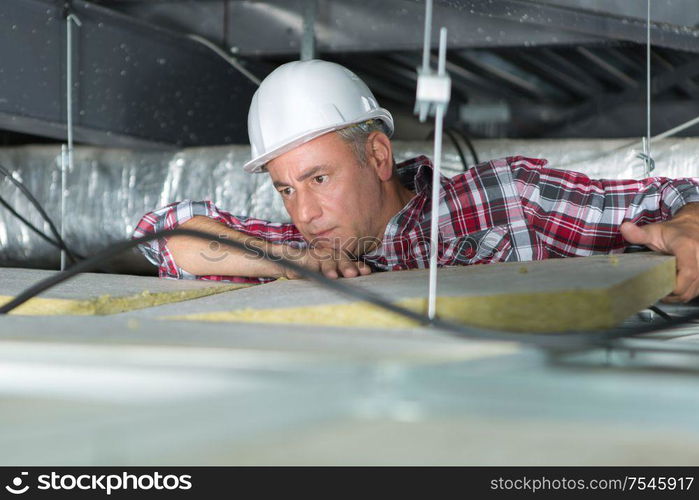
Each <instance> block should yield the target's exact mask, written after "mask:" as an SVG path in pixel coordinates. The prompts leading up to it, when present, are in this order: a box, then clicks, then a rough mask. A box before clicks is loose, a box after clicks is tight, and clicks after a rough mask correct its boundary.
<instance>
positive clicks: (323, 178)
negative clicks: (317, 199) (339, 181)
mask: <svg viewBox="0 0 699 500" xmlns="http://www.w3.org/2000/svg"><path fill="white" fill-rule="evenodd" d="M313 180H314V181H315V182H316V184H323V183H324V182H325V181H327V180H328V176H327V175H316V176H315V177H314V178H313Z"/></svg>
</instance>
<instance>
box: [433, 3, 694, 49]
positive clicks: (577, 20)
mask: <svg viewBox="0 0 699 500" xmlns="http://www.w3.org/2000/svg"><path fill="white" fill-rule="evenodd" d="M438 3H439V4H441V5H443V6H447V7H451V8H453V9H454V10H456V11H460V12H465V13H469V14H471V16H472V17H474V16H478V17H480V18H481V19H491V20H492V19H499V20H502V21H511V22H516V23H520V24H522V25H530V26H533V27H538V28H549V29H554V30H562V31H564V32H568V33H577V34H580V35H587V36H594V37H600V38H602V39H608V40H626V41H631V42H636V43H643V44H645V43H646V19H645V18H639V17H629V16H620V15H613V14H609V13H603V12H599V11H593V10H583V9H579V8H571V7H563V6H560V5H552V4H549V3H540V2H535V1H533V0H438ZM651 39H652V43H653V45H658V46H661V47H667V48H672V49H677V50H686V51H691V52H699V28H697V27H694V26H691V25H688V26H679V25H673V24H667V23H659V22H651Z"/></svg>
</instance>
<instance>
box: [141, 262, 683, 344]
mask: <svg viewBox="0 0 699 500" xmlns="http://www.w3.org/2000/svg"><path fill="white" fill-rule="evenodd" d="M672 259H674V257H671V256H664V255H659V254H651V253H637V254H627V255H619V256H607V255H600V256H594V257H586V258H569V259H551V260H545V261H536V262H524V263H500V264H490V265H485V266H483V265H479V266H465V267H449V268H442V269H440V270H439V272H438V290H437V293H438V296H439V297H458V298H459V299H461V298H463V299H464V301H463V308H464V309H468V311H469V315H470V317H471V318H472V319H474V322H475V324H479V325H484V326H486V327H488V326H490V327H495V328H506V329H507V328H510V325H518V324H525V320H526V321H529V323H531V325H532V326H527V328H531V329H534V328H535V327H536V326H537V325H536V323H537V321H539V322H541V323H542V326H541V329H542V330H543V331H545V330H556V329H565V328H571V327H574V326H576V325H575V322H576V321H577V320H578V319H579V320H581V321H582V320H583V319H585V320H590V313H591V312H598V313H599V317H600V324H599V325H594V326H595V327H599V326H612V324H614V323H615V322H620V321H621V320H623V319H624V318H625V317H626V316H628V315H629V314H631V313H633V312H634V310H636V311H637V310H640V309H643V308H645V307H647V305H648V303H652V302H654V301H655V300H657V299H658V298H660V297H661V296H663V295H664V293H667V292H668V291H669V290H665V291H661V292H660V294H659V295H658V294H657V293H656V294H655V295H654V292H656V291H655V290H649V291H648V292H646V290H645V288H646V287H639V286H631V285H630V283H632V280H634V279H636V277H638V276H641V275H643V274H644V273H646V272H648V271H649V270H650V269H654V268H656V266H664V265H665V264H666V263H668V262H669V261H671V260H672ZM666 281H668V280H666ZM341 282H342V283H343V284H346V285H348V286H351V287H354V288H357V289H361V290H364V291H368V292H372V293H374V294H378V295H381V296H382V297H384V298H386V299H388V300H390V301H400V300H401V299H411V298H422V299H424V298H426V297H427V292H428V271H427V270H413V271H397V272H388V273H374V274H371V275H368V276H361V277H357V278H350V279H342V280H341ZM646 282H649V283H650V286H648V287H647V288H649V289H652V288H653V285H652V283H653V280H646ZM668 283H669V282H668ZM647 284H648V283H646V285H647ZM654 286H659V285H657V284H656V285H654ZM663 286H665V287H667V286H669V285H668V284H664V285H663ZM622 287H630V288H633V289H634V290H635V292H633V293H632V291H633V290H626V289H622ZM639 289H643V290H640V291H639ZM624 290H626V291H627V292H629V293H621V292H623V291H624ZM641 292H642V293H641ZM634 293H637V294H638V295H639V296H637V297H634ZM646 295H647V296H646ZM651 296H652V298H651ZM542 297H543V299H542ZM558 297H561V300H560V301H558V302H557V298H558ZM471 299H474V302H470V301H469V300H471ZM478 300H481V302H477V301H478ZM634 300H635V302H634ZM484 301H487V302H484ZM352 302H357V300H356V299H353V298H349V297H347V296H345V295H342V294H340V293H338V292H335V291H332V290H328V289H326V288H325V287H323V286H321V285H319V284H317V283H315V282H311V281H307V280H291V281H289V280H279V281H276V282H273V283H268V284H265V285H262V286H256V287H251V288H248V289H245V290H238V291H234V292H230V293H225V294H220V295H217V296H211V297H205V298H202V299H199V300H195V301H189V302H188V303H186V304H177V305H174V306H172V305H171V306H168V305H165V306H161V307H154V308H150V309H149V310H147V311H141V312H135V313H134V314H135V315H136V316H135V317H151V318H168V317H178V318H183V317H186V316H188V315H192V316H193V317H192V318H188V319H199V318H201V316H202V315H205V314H207V313H218V312H225V311H242V310H245V309H255V310H264V309H278V308H294V307H315V306H320V305H335V304H349V303H352ZM542 307H545V309H542ZM532 311H535V315H532ZM438 312H439V306H438ZM308 314H309V321H308V322H309V323H313V318H312V317H311V314H312V313H311V312H309V313H308ZM517 315H519V316H517ZM520 316H521V317H520ZM527 318H528V319H527ZM551 318H552V319H551ZM549 319H551V320H550V321H549ZM545 320H546V321H545ZM488 322H492V325H491V324H489V323H488ZM559 323H560V324H561V325H563V326H562V327H561V328H556V327H555V326H556V325H557V324H559ZM347 324H352V323H351V321H349V318H348V322H347ZM551 325H554V327H551Z"/></svg>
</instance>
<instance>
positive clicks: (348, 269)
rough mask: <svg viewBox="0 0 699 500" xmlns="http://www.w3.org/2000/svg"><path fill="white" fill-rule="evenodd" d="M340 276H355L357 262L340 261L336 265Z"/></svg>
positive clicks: (357, 273)
mask: <svg viewBox="0 0 699 500" xmlns="http://www.w3.org/2000/svg"><path fill="white" fill-rule="evenodd" d="M338 267H339V269H340V272H341V273H342V276H344V277H345V278H355V277H357V276H358V275H359V270H358V269H357V264H356V263H354V262H348V261H344V262H342V261H341V262H340V263H339V265H338Z"/></svg>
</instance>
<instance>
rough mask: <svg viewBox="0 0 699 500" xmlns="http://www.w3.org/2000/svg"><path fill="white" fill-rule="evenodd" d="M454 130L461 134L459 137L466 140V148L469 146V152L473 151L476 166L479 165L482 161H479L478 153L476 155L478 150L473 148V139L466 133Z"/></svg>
mask: <svg viewBox="0 0 699 500" xmlns="http://www.w3.org/2000/svg"><path fill="white" fill-rule="evenodd" d="M452 130H453V131H454V132H456V133H457V134H459V136H460V137H461V138H462V139H463V140H464V142H465V143H466V146H468V150H469V151H471V156H473V163H474V165H478V164H479V163H480V162H481V161H480V160H479V159H478V153H476V148H475V147H474V146H473V142H471V139H470V138H469V137H468V135H466V134H465V133H464V132H462V131H461V130H459V129H457V128H453V129H452Z"/></svg>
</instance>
